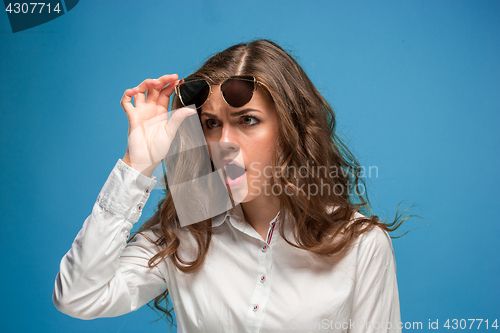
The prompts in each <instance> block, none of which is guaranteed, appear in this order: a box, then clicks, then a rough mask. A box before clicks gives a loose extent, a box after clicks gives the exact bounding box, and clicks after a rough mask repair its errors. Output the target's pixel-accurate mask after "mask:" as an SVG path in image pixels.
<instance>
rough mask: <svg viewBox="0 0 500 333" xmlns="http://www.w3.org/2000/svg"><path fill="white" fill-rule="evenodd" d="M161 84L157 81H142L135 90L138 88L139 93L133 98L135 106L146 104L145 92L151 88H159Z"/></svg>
mask: <svg viewBox="0 0 500 333" xmlns="http://www.w3.org/2000/svg"><path fill="white" fill-rule="evenodd" d="M160 84H161V82H160V81H159V80H157V79H146V80H144V81H142V82H141V83H140V84H139V85H138V86H137V88H139V92H138V93H137V95H136V96H135V105H136V106H137V105H138V104H141V103H145V102H146V91H148V90H149V89H151V88H159V86H160Z"/></svg>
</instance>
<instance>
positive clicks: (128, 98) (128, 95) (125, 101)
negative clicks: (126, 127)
mask: <svg viewBox="0 0 500 333" xmlns="http://www.w3.org/2000/svg"><path fill="white" fill-rule="evenodd" d="M138 91H139V90H138V89H137V87H135V88H132V89H127V90H125V92H124V93H123V97H122V99H121V101H120V104H121V105H122V107H123V110H124V111H125V113H126V114H127V115H128V114H129V113H130V112H132V111H133V110H134V105H132V96H134V95H135V94H137V92H138Z"/></svg>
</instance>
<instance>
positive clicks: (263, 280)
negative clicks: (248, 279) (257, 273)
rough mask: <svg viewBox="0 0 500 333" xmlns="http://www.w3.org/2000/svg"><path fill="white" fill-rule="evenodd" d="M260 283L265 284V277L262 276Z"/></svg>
mask: <svg viewBox="0 0 500 333" xmlns="http://www.w3.org/2000/svg"><path fill="white" fill-rule="evenodd" d="M260 282H262V283H264V282H266V276H265V275H262V276H261V277H260Z"/></svg>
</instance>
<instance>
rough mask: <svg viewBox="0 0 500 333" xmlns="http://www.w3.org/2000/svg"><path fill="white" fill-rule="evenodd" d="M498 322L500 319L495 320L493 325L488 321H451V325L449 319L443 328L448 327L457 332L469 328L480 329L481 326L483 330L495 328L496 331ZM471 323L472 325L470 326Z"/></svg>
mask: <svg viewBox="0 0 500 333" xmlns="http://www.w3.org/2000/svg"><path fill="white" fill-rule="evenodd" d="M497 320H498V319H495V321H494V322H493V323H491V325H488V324H489V323H488V319H485V320H483V319H451V323H450V319H448V320H447V321H446V323H444V325H443V327H446V328H447V329H450V328H451V329H453V330H456V329H462V330H464V329H466V328H467V326H469V329H479V328H480V327H481V325H483V328H484V327H485V326H486V329H489V328H494V329H498V323H497ZM469 323H470V325H469ZM476 325H477V326H476Z"/></svg>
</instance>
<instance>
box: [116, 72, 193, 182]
mask: <svg viewBox="0 0 500 333" xmlns="http://www.w3.org/2000/svg"><path fill="white" fill-rule="evenodd" d="M177 78H178V77H177V74H172V75H164V76H162V77H160V78H159V79H146V80H144V81H143V82H142V83H141V84H139V85H138V86H137V87H135V88H132V89H127V90H125V93H124V94H123V97H122V100H121V105H122V107H123V110H125V113H126V114H127V117H128V122H129V129H128V146H127V152H126V153H125V156H124V157H123V162H125V163H127V164H128V165H129V166H131V167H132V168H134V169H136V170H137V171H140V172H142V173H143V174H144V175H146V176H148V177H151V175H152V174H153V171H154V170H155V169H156V167H157V166H158V165H159V164H160V163H161V161H162V160H163V159H164V158H165V156H166V155H167V152H168V149H169V148H170V144H171V143H172V140H173V139H174V137H175V133H176V132H177V129H178V128H179V126H180V124H181V122H182V121H183V120H184V118H186V117H187V116H189V115H192V114H196V109H194V108H187V107H184V108H181V109H178V110H177V111H175V112H174V113H173V115H172V116H171V118H170V120H168V122H167V116H168V104H169V102H170V96H171V95H172V93H173V92H174V89H175V84H176V83H177ZM146 91H147V96H146V94H145V93H146ZM132 96H134V102H135V106H134V105H132V103H131V101H132Z"/></svg>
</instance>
